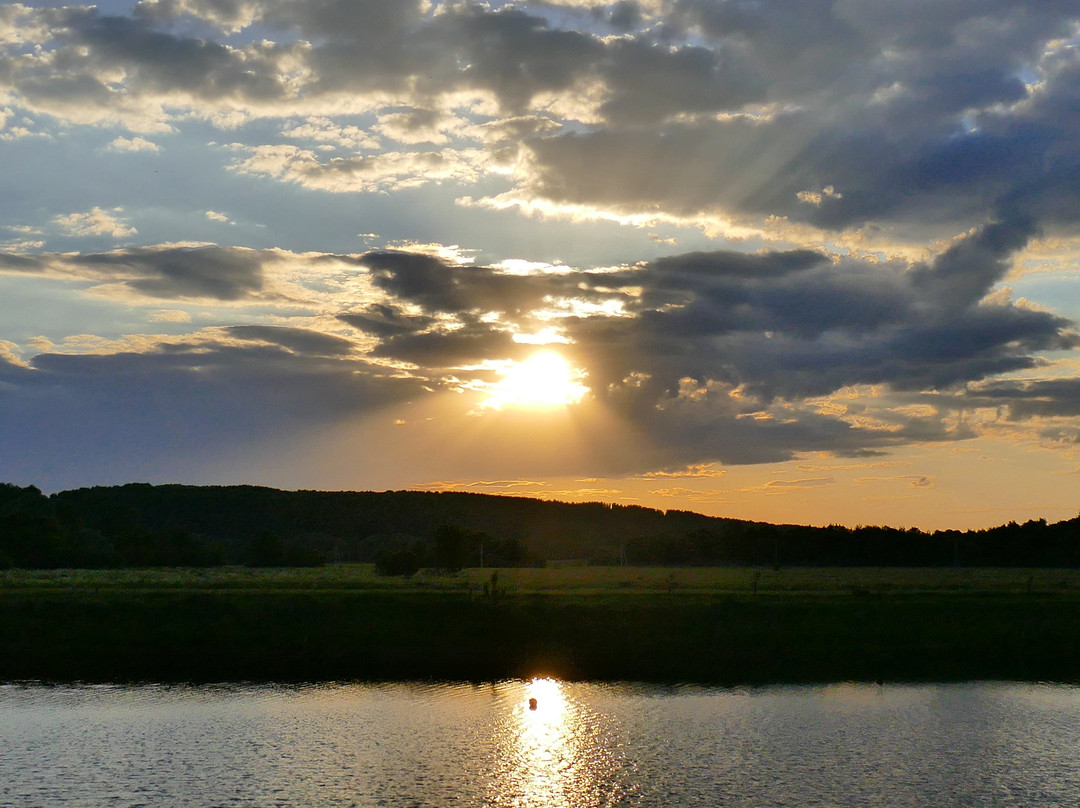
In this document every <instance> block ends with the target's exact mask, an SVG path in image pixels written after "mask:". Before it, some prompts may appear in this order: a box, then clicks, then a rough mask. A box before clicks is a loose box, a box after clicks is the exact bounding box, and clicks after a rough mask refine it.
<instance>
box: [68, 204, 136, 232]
mask: <svg viewBox="0 0 1080 808" xmlns="http://www.w3.org/2000/svg"><path fill="white" fill-rule="evenodd" d="M122 212H123V208H113V209H112V210H111V211H107V210H103V209H102V208H99V207H96V206H95V207H94V208H92V209H91V210H89V211H86V212H85V213H68V214H64V215H60V216H56V217H54V218H53V222H55V223H56V225H57V226H58V227H59V228H60V230H61V232H63V233H64V235H67V236H112V237H113V238H127V237H128V236H133V235H135V234H136V233H137V232H138V231H137V230H136V229H135V228H134V227H131V226H130V225H128V224H127V223H126V222H124V221H123V220H122V219H120V218H119V217H117V216H115V215H114V214H116V213H122Z"/></svg>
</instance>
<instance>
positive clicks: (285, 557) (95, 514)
mask: <svg viewBox="0 0 1080 808" xmlns="http://www.w3.org/2000/svg"><path fill="white" fill-rule="evenodd" d="M391 556H393V557H394V558H396V559H397V560H396V561H393V563H390V561H388V560H387V559H390V558H391ZM561 559H578V560H583V561H589V562H593V563H608V564H617V563H629V564H697V565H705V564H754V565H774V566H776V565H833V566H862V565H874V566H944V565H965V566H1080V517H1077V518H1076V519H1072V520H1069V521H1066V522H1059V523H1057V524H1047V523H1046V522H1045V521H1044V520H1038V521H1031V522H1027V523H1025V524H1023V525H1017V524H1015V523H1009V524H1008V525H1003V526H1001V527H998V528H993V529H990V530H983V531H967V532H963V533H961V532H959V531H941V532H936V533H923V532H921V531H918V530H913V529H911V530H899V529H895V528H888V527H861V528H856V529H849V528H845V527H840V526H831V527H826V528H811V527H802V526H796V525H771V524H767V523H758V522H747V521H742V520H736V519H723V518H715V517H708V516H703V515H701V514H696V513H691V512H687V511H667V512H664V511H659V510H655V509H651V508H643V507H638V506H623V505H608V504H603V503H583V504H571V503H563V502H548V501H541V500H536V499H531V498H525V497H507V496H493V495H486V494H470V493H461V492H446V493H428V492H418V491H388V492H383V493H374V492H325V491H281V490H277V489H273V488H262V487H254V486H188V485H148V484H129V485H122V486H109V487H95V488H80V489H77V490H73V491H64V492H61V493H58V494H53V495H52V496H48V497H46V496H44V495H43V494H42V493H41V492H40V491H39V490H38V489H37V488H34V487H33V486H29V487H25V488H21V487H18V486H14V485H10V484H0V567H5V566H8V567H10V566H16V567H63V566H73V567H74V566H85V567H109V566H170V565H196V566H198V565H203V566H207V565H217V564H236V563H241V564H249V565H252V566H280V565H286V564H293V565H297V564H299V565H303V564H318V563H325V562H346V561H349V562H357V561H359V562H370V561H377V562H380V563H382V562H386V563H387V565H388V567H392V568H395V569H398V571H404V572H407V571H408V570H410V569H413V568H415V567H416V566H437V567H443V568H457V567H460V566H474V565H477V564H479V563H480V562H481V561H482V560H483V561H484V562H485V563H487V564H488V565H489V566H510V565H521V564H539V563H544V562H550V561H555V560H561ZM391 560H393V559H391Z"/></svg>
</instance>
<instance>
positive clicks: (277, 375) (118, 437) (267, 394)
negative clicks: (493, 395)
mask: <svg viewBox="0 0 1080 808" xmlns="http://www.w3.org/2000/svg"><path fill="white" fill-rule="evenodd" d="M240 334H241V335H243V336H245V337H246V338H249V339H255V338H257V339H258V340H259V341H260V342H263V341H266V340H267V338H269V337H276V338H277V341H278V342H284V343H288V344H289V350H286V349H285V348H283V347H281V346H280V345H274V344H269V345H268V344H244V343H237V342H235V341H233V340H228V339H224V340H217V341H215V340H213V339H210V338H207V339H204V340H201V341H196V342H192V343H189V344H181V345H170V344H161V345H158V346H156V347H154V348H152V349H150V350H146V351H142V352H138V353H136V352H130V353H114V354H103V355H61V354H41V355H39V356H37V357H35V358H34V360H33V361H32V363H31V366H30V367H21V366H17V365H13V364H11V363H9V362H7V361H5V360H3V359H2V358H0V391H2V392H0V422H2V423H4V424H6V425H8V426H9V427H10V428H8V427H5V429H3V430H0V477H2V478H3V479H17V480H23V479H26V480H31V481H37V482H38V484H39V485H42V486H43V487H45V488H47V489H56V488H61V487H68V486H75V485H83V484H86V483H87V482H88V481H93V482H101V483H110V482H130V481H132V480H143V479H152V480H155V481H170V480H178V479H189V478H191V477H192V476H193V475H197V474H199V473H206V468H207V467H208V466H212V465H213V463H220V462H222V461H223V460H225V459H227V458H228V457H229V456H234V455H235V454H237V453H240V452H242V451H248V450H251V449H252V448H253V447H255V448H258V447H260V446H263V447H277V448H279V449H280V448H281V447H282V446H283V445H285V444H287V442H288V440H290V439H291V437H293V436H297V435H303V434H305V433H306V432H307V431H308V430H312V429H315V430H317V429H320V428H324V427H328V426H330V425H333V424H334V423H337V422H340V421H344V420H347V419H351V418H355V417H357V416H358V415H362V414H364V413H368V412H371V411H373V410H375V409H377V408H379V407H383V406H386V405H388V404H391V403H394V402H401V401H403V400H407V399H409V398H411V397H414V396H417V395H423V391H422V390H421V389H420V385H419V383H418V382H416V381H413V380H408V379H402V378H393V377H390V376H388V375H386V374H385V373H384V372H382V371H381V370H379V369H378V368H377V367H374V366H371V365H369V364H367V363H365V362H362V361H358V360H357V359H354V358H347V357H345V356H343V355H341V354H340V352H339V353H337V354H335V353H334V352H333V350H332V347H331V349H330V350H328V349H327V346H328V345H329V338H327V337H325V335H319V334H305V333H303V332H302V330H300V329H282V330H280V331H278V332H270V331H264V332H261V333H258V334H256V333H252V332H247V333H246V334H245V332H243V331H241V332H240ZM234 335H235V334H234ZM311 348H313V349H314V350H310V351H308V352H306V353H301V350H302V349H311Z"/></svg>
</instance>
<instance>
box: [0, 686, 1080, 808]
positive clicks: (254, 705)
mask: <svg viewBox="0 0 1080 808" xmlns="http://www.w3.org/2000/svg"><path fill="white" fill-rule="evenodd" d="M531 698H535V699H536V705H535V709H531V708H530V703H529V699H531ZM1078 801H1080V688H1077V687H1071V686H1064V685H1044V684H1009V683H968V684H949V685H854V684H844V685H834V686H824V687H822V686H818V687H809V686H807V687H765V688H753V689H718V688H700V687H666V688H665V687H655V686H634V685H603V684H588V683H570V682H565V683H564V682H559V681H555V680H551V679H537V680H532V681H527V682H526V681H507V682H497V683H493V684H486V685H460V684H437V685H421V684H391V685H385V684H383V685H380V684H341V685H318V686H304V687H301V686H295V687H275V686H267V685H221V686H168V687H166V686H152V685H143V686H100V685H96V686H89V685H88V686H44V685H37V684H8V685H2V686H0V806H4V808H25V807H28V806H47V807H48V808H52V807H53V806H79V808H94V807H96V806H110V807H115V806H118V807H119V808H134V806H148V808H158V806H164V807H166V808H171V806H185V807H187V806H192V807H199V808H201V807H203V806H206V807H209V806H223V807H225V806H229V807H231V806H259V808H264V807H269V806H275V807H281V808H284V807H285V806H359V807H361V808H367V807H368V806H395V807H396V806H401V807H402V808H405V807H406V806H407V807H408V808H415V807H416V806H432V808H435V807H438V808H444V807H445V806H499V807H502V806H506V807H507V808H512V807H513V808H516V807H519V806H520V807H521V808H525V807H529V808H533V807H535V808H556V806H558V807H559V808H593V807H594V806H657V808H671V807H673V806H694V808H703V807H709V808H711V807H712V806H732V808H734V807H736V806H738V808H765V807H766V806H787V807H788V808H804V807H806V808H809V807H810V806H822V807H823V808H824V806H829V807H830V808H846V807H847V806H874V807H875V808H879V807H880V806H888V807H889V808H902V807H903V806H911V807H912V808H916V807H917V808H925V807H926V806H935V808H948V807H949V806H1026V808H1035V807H1037V806H1061V805H1076V804H1078Z"/></svg>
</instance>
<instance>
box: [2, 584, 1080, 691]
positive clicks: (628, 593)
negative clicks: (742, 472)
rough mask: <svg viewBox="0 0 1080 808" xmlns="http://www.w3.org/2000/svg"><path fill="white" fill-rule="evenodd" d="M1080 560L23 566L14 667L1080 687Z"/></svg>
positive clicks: (88, 671) (6, 592)
mask: <svg viewBox="0 0 1080 808" xmlns="http://www.w3.org/2000/svg"><path fill="white" fill-rule="evenodd" d="M1077 638H1080V571H1073V570H951V569H914V570H898V569H882V570H868V569H851V570H849V569H818V570H814V569H794V570H780V571H778V572H774V571H771V570H753V569H675V570H671V569H661V568H643V569H632V568H621V567H617V568H594V567H583V568H566V569H543V570H499V571H498V575H497V577H496V578H495V579H494V580H493V579H492V571H491V570H484V571H481V570H467V571H465V572H463V573H461V574H459V575H456V576H431V575H429V576H426V577H423V578H421V579H416V580H407V581H406V580H401V579H388V578H380V577H377V576H374V575H373V574H372V573H371V571H370V569H368V568H365V567H359V566H340V567H326V568H318V569H310V570H246V569H213V570H139V571H48V572H33V571H30V572H27V571H9V572H7V573H4V574H3V575H2V576H0V679H7V680H11V679H45V680H61V681H69V680H85V681H119V680H156V681H224V680H294V681H295V680H328V679H336V680H348V679H417V678H427V679H431V678H434V679H498V678H504V677H514V676H530V675H535V674H540V673H549V674H556V675H560V676H563V677H568V678H583V679H606V680H642V681H697V682H712V683H766V682H809V681H837V680H864V681H865V680H868V681H873V680H879V679H880V680H958V679H1020V680H1058V681H1075V680H1080V662H1078V661H1077V660H1078V659H1080V654H1078V653H1077V651H1078V649H1077V646H1076V642H1077Z"/></svg>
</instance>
